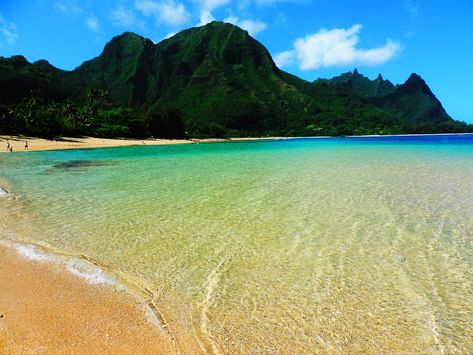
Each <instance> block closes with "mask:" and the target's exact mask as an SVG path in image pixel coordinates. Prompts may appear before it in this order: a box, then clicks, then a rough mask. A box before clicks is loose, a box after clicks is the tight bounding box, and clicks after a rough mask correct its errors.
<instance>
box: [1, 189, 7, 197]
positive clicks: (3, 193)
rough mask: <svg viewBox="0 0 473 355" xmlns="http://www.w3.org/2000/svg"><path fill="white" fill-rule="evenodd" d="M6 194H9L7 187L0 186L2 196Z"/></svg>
mask: <svg viewBox="0 0 473 355" xmlns="http://www.w3.org/2000/svg"><path fill="white" fill-rule="evenodd" d="M6 195H8V192H7V191H6V190H5V189H3V188H2V187H0V197H2V196H6Z"/></svg>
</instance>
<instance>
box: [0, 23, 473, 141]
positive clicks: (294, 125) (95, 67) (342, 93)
mask: <svg viewBox="0 0 473 355" xmlns="http://www.w3.org/2000/svg"><path fill="white" fill-rule="evenodd" d="M472 130H473V128H472V127H471V126H469V125H466V124H464V123H462V122H457V121H454V120H453V119H452V118H450V117H449V116H448V114H447V113H446V112H445V110H444V109H443V107H442V105H441V104H440V102H439V101H438V100H437V99H436V98H435V96H434V95H433V93H432V92H431V91H430V89H429V88H428V86H427V84H426V83H425V82H424V81H423V80H422V79H421V78H420V77H419V76H417V75H415V74H413V75H412V76H411V77H410V78H409V80H408V81H407V82H406V83H405V84H403V85H399V86H394V85H393V84H392V83H391V82H389V81H387V80H384V79H383V78H382V77H381V76H379V77H378V78H377V79H376V80H373V81H372V80H370V79H368V78H366V77H364V76H362V75H361V74H359V73H358V72H357V71H356V70H355V72H353V73H345V74H342V75H341V76H340V77H336V78H333V79H330V80H317V81H316V82H313V83H311V82H307V81H305V80H302V79H299V78H297V77H295V76H293V75H291V74H289V73H286V72H284V71H282V70H280V69H279V68H277V66H276V65H275V63H274V61H273V59H272V58H271V55H270V54H269V52H268V51H267V50H266V48H265V47H264V46H263V45H262V44H261V43H259V42H258V41H256V40H255V39H254V38H252V37H251V36H250V35H249V34H248V33H247V32H246V31H244V30H242V29H240V28H239V27H236V26H234V25H231V24H228V23H221V22H212V23H210V24H208V25H205V26H202V27H196V28H191V29H188V30H184V31H182V32H180V33H178V34H176V35H175V36H173V37H171V38H169V39H166V40H164V41H162V42H160V43H157V44H154V43H153V42H152V41H150V40H149V39H145V38H143V37H141V36H139V35H136V34H134V33H130V32H126V33H124V34H122V35H120V36H117V37H115V38H113V39H112V40H111V41H110V42H109V43H107V45H106V46H105V48H104V50H103V52H102V53H101V54H100V55H99V56H98V57H96V58H94V59H91V60H89V61H87V62H84V63H83V64H82V65H80V66H79V67H77V68H76V69H75V70H73V71H62V70H59V69H57V68H54V67H53V66H51V65H50V64H49V63H47V62H46V61H38V62H35V63H32V64H31V63H28V62H27V61H26V59H25V58H23V57H21V56H16V57H12V58H0V133H13V134H18V133H23V134H31V135H42V136H53V135H97V136H123V137H146V136H155V137H174V138H178V137H179V138H180V137H184V136H189V137H224V136H270V135H286V136H300V135H304V136H310V135H347V134H375V133H377V134H388V133H389V134H396V133H432V132H464V131H472Z"/></svg>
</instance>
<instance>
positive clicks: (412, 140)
mask: <svg viewBox="0 0 473 355" xmlns="http://www.w3.org/2000/svg"><path fill="white" fill-rule="evenodd" d="M0 186H3V187H4V188H5V189H6V190H8V191H9V193H10V198H5V197H2V198H0V219H1V221H0V227H1V228H0V239H1V240H8V241H13V242H16V243H23V244H32V245H39V246H42V247H43V248H45V249H47V250H50V251H52V252H58V253H62V254H67V255H75V256H81V257H84V258H86V259H88V260H92V261H94V263H96V264H97V265H100V266H101V267H103V268H106V269H107V270H110V271H112V272H113V273H115V274H117V275H120V278H121V279H123V280H126V281H127V282H129V283H130V284H133V285H136V287H138V288H140V289H142V290H143V291H144V293H145V294H146V295H148V297H150V298H152V299H153V302H154V304H155V305H156V306H157V308H158V309H159V311H160V313H162V315H163V316H164V317H165V318H166V320H167V323H168V325H169V327H170V328H171V329H172V330H173V333H174V334H177V341H179V334H190V335H191V336H192V338H194V339H195V341H196V343H198V344H199V346H200V347H201V349H202V350H203V351H205V352H209V353H211V352H216V353H218V352H221V353H235V352H244V353H296V352H298V353H310V352H317V351H319V352H320V351H328V352H334V351H338V352H396V351H397V352H421V351H422V352H464V353H468V352H470V353H471V352H473V323H472V319H473V135H439V136H411V137H365V138H359V137H357V138H328V139H309V138H307V139H290V140H268V141H251V142H231V143H209V144H189V145H172V146H139V147H138V146H137V147H119V148H102V149H83V150H62V151H46V152H22V153H15V154H2V155H0Z"/></svg>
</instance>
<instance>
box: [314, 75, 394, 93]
mask: <svg viewBox="0 0 473 355" xmlns="http://www.w3.org/2000/svg"><path fill="white" fill-rule="evenodd" d="M317 81H318V82H326V83H329V84H333V85H339V86H344V87H346V88H348V89H351V90H353V91H354V92H356V93H357V94H359V95H360V96H363V97H378V96H383V95H387V94H390V93H392V92H394V91H395V89H396V87H395V86H394V85H393V84H392V83H391V82H390V81H389V80H384V79H383V77H382V76H381V74H379V75H378V77H377V78H376V80H370V79H369V78H367V77H366V76H364V75H362V74H360V73H358V70H357V69H355V70H354V71H353V73H352V72H348V73H343V74H341V75H340V76H336V77H334V78H332V79H318V80H317Z"/></svg>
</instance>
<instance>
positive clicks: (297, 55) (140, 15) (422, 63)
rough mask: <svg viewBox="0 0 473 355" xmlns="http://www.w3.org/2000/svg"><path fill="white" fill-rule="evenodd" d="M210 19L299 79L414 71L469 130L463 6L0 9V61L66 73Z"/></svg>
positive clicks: (5, 2)
mask: <svg viewBox="0 0 473 355" xmlns="http://www.w3.org/2000/svg"><path fill="white" fill-rule="evenodd" d="M213 19H216V20H223V21H227V22H232V23H234V24H236V25H239V26H240V27H243V28H245V29H247V30H248V31H249V32H250V33H251V34H252V35H253V36H254V37H255V38H256V39H258V40H259V41H260V42H262V43H263V44H264V45H265V46H266V47H267V48H268V50H269V51H270V53H271V54H272V55H273V57H274V58H275V60H276V62H277V63H278V64H279V65H280V66H281V67H282V68H283V69H284V70H286V71H288V72H290V73H293V74H295V75H298V76H300V77H302V78H304V79H307V80H314V79H316V78H318V77H323V78H329V77H332V76H335V75H338V74H340V73H342V72H346V71H349V70H353V69H354V68H355V67H356V68H358V70H359V71H360V72H361V73H363V74H365V75H367V76H368V77H370V78H375V77H376V76H377V74H378V73H382V75H383V76H384V77H385V78H387V79H390V80H391V81H392V82H393V83H395V84H398V83H402V82H404V81H405V80H406V79H407V78H408V76H409V75H410V73H412V72H416V73H418V74H419V75H421V76H422V77H423V78H424V79H425V80H426V82H427V83H428V84H429V86H430V87H431V89H432V91H433V92H434V93H435V94H436V95H437V97H438V98H439V99H440V101H441V102H442V103H443V105H444V107H445V108H446V110H447V112H448V113H449V114H450V115H451V116H452V117H454V118H455V119H459V120H463V121H467V122H471V123H473V44H472V43H473V1H472V0H450V1H440V0H430V1H428V0H383V1H379V0H378V1H373V0H366V1H364V0H358V1H353V0H241V1H235V0H118V1H109V0H95V1H92V0H1V1H0V56H5V57H8V56H11V55H15V54H22V55H24V56H25V57H26V58H27V59H28V60H30V61H35V60H38V59H47V60H48V61H49V62H50V63H51V64H53V65H55V66H57V67H59V68H61V69H68V70H70V69H73V68H75V67H76V66H78V65H79V64H81V63H82V62H83V61H84V60H87V59H91V58H93V57H95V56H97V55H99V54H100V52H101V51H102V49H103V46H104V45H105V44H106V43H107V42H108V41H109V40H110V39H111V38H112V37H113V36H116V35H118V34H121V33H122V32H124V31H133V32H136V33H138V34H140V35H142V36H144V37H147V38H150V39H152V40H153V41H155V42H159V41H160V40H162V39H164V38H166V37H167V36H170V35H172V34H173V33H176V32H178V31H180V30H182V29H185V28H188V27H192V26H196V25H200V24H204V23H206V22H208V21H211V20H213Z"/></svg>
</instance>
